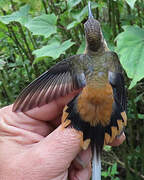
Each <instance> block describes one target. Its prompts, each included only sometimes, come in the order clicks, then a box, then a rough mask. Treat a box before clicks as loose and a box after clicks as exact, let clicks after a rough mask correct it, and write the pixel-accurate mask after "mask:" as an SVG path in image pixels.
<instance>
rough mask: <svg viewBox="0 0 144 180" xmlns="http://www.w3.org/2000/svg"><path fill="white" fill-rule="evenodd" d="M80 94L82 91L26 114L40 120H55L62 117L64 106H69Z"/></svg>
mask: <svg viewBox="0 0 144 180" xmlns="http://www.w3.org/2000/svg"><path fill="white" fill-rule="evenodd" d="M79 92H80V90H78V91H74V92H73V93H71V94H69V95H67V96H65V97H60V98H58V99H57V100H55V101H52V102H50V103H49V104H46V105H44V106H41V107H37V108H34V109H32V110H30V111H27V112H26V114H27V115H28V116H30V117H32V118H34V119H38V120H44V121H50V120H54V119H56V118H57V117H58V116H59V115H60V113H62V110H63V108H64V106H65V105H66V104H68V103H69V101H71V100H72V99H73V97H74V96H76V95H77V94H78V93H79Z"/></svg>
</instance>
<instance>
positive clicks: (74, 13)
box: [67, 3, 98, 29]
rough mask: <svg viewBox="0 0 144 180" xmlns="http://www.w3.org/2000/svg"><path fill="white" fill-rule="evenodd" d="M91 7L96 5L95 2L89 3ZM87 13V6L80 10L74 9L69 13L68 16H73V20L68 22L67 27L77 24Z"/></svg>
mask: <svg viewBox="0 0 144 180" xmlns="http://www.w3.org/2000/svg"><path fill="white" fill-rule="evenodd" d="M91 7H92V9H94V8H96V7H98V4H97V3H91ZM87 15H88V6H86V7H84V8H83V9H82V10H74V11H72V12H71V13H70V16H72V17H73V19H75V21H74V22H72V23H70V24H69V25H68V26H67V29H71V28H73V27H75V26H77V25H78V24H79V23H80V22H81V21H83V19H84V18H85V17H86V16H87Z"/></svg>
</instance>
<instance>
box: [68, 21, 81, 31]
mask: <svg viewBox="0 0 144 180" xmlns="http://www.w3.org/2000/svg"><path fill="white" fill-rule="evenodd" d="M78 24H79V22H77V21H73V22H72V23H70V24H69V25H68V26H67V30H69V29H71V28H73V27H75V26H77V25H78Z"/></svg>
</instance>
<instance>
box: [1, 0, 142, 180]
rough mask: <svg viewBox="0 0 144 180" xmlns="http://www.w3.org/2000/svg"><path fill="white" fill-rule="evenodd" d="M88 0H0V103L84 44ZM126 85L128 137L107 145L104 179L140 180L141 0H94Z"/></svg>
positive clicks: (94, 7)
mask: <svg viewBox="0 0 144 180" xmlns="http://www.w3.org/2000/svg"><path fill="white" fill-rule="evenodd" d="M87 3H88V2H87V0H68V1H66V0H33V1H31V0H0V106H1V107H2V106H5V105H7V104H10V103H12V102H13V101H14V100H15V98H16V96H17V95H18V94H19V92H20V91H21V90H22V89H23V88H24V87H25V86H26V85H28V84H29V83H30V82H31V81H32V80H33V79H35V78H36V77H37V76H39V75H40V74H41V73H42V72H44V71H45V70H47V69H48V68H49V67H50V66H52V65H54V64H55V63H56V62H58V61H60V60H62V59H63V58H65V57H68V56H70V55H73V54H79V53H83V51H84V48H85V42H84V29H83V24H84V22H85V21H86V19H87V14H88V10H87ZM91 6H92V9H93V14H94V17H95V18H96V19H98V20H99V21H100V23H101V26H102V30H103V33H104V37H105V39H106V41H107V43H108V46H109V48H110V49H111V50H114V51H116V52H117V53H118V54H119V57H120V61H121V64H122V66H123V68H124V70H125V74H126V78H125V80H126V87H127V89H128V109H127V111H128V112H127V114H128V127H127V128H126V134H127V142H125V143H124V144H123V145H122V146H120V147H117V148H112V149H111V148H110V147H105V151H104V155H103V160H102V163H103V173H102V175H103V179H113V180H119V179H125V180H136V179H138V180H139V179H144V91H143V89H144V80H143V78H144V29H143V26H144V14H143V12H144V2H143V0H125V1H124V0H97V1H94V0H93V1H92V5H91Z"/></svg>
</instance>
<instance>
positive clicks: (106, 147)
mask: <svg viewBox="0 0 144 180" xmlns="http://www.w3.org/2000/svg"><path fill="white" fill-rule="evenodd" d="M111 149H112V147H111V146H108V145H106V146H104V150H105V151H106V152H109V151H111Z"/></svg>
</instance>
